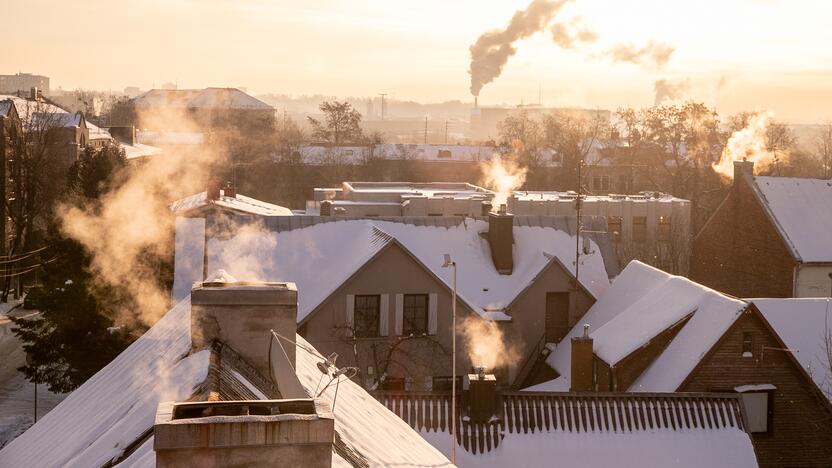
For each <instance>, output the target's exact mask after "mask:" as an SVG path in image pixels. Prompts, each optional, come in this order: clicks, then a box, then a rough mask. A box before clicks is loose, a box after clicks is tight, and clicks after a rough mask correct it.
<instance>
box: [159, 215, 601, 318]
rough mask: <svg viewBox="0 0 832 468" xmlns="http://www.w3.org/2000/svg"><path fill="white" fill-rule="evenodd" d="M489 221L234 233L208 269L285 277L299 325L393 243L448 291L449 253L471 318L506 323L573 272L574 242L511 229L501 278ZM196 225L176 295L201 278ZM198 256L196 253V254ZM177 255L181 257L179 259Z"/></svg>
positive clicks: (179, 262) (584, 280)
mask: <svg viewBox="0 0 832 468" xmlns="http://www.w3.org/2000/svg"><path fill="white" fill-rule="evenodd" d="M487 230H488V223H487V221H483V220H476V219H471V218H467V219H465V220H464V221H456V222H455V223H448V224H445V225H417V224H414V223H411V222H407V221H406V220H402V221H393V220H372V219H353V220H332V221H329V222H319V223H315V224H312V225H309V226H305V227H304V226H301V227H299V228H296V229H289V230H283V231H279V230H269V228H268V227H267V228H265V229H256V228H251V227H249V228H240V229H238V230H237V231H236V232H235V233H234V235H232V236H223V237H222V238H212V239H210V240H209V242H208V246H207V250H208V267H209V268H208V271H214V270H217V269H224V270H226V271H228V272H230V273H231V274H232V275H234V276H235V277H237V278H241V279H247V278H252V277H256V278H257V279H260V280H263V281H273V280H277V279H279V278H288V277H291V278H292V281H294V282H295V283H296V284H297V286H298V320H304V319H305V318H306V316H307V315H308V314H309V313H310V312H312V311H313V310H314V309H315V308H316V307H317V306H318V305H320V304H321V303H322V302H323V301H324V300H325V299H326V298H327V297H329V295H330V294H332V293H333V292H334V291H335V290H336V289H338V288H339V287H340V286H341V285H342V284H343V283H344V282H345V281H346V280H347V279H349V278H350V277H351V276H352V275H353V274H354V273H355V272H357V271H358V270H359V269H360V268H361V267H362V266H363V265H364V264H366V263H367V262H368V261H369V260H370V259H371V258H373V256H374V255H376V254H377V253H378V252H380V251H381V250H382V249H383V248H385V247H386V246H388V244H390V243H391V242H397V243H398V244H399V245H400V246H402V247H403V248H404V249H406V250H407V251H408V252H410V253H411V254H412V255H413V256H414V257H415V258H416V259H417V260H418V261H420V262H421V263H422V264H424V265H425V267H426V268H427V269H428V270H429V271H430V272H431V273H432V274H433V275H435V276H436V277H437V278H438V279H439V280H440V281H441V282H443V283H444V284H445V285H446V286H448V287H449V288H450V287H451V283H452V279H451V270H450V269H449V268H442V264H443V254H445V253H449V254H450V255H451V257H452V258H453V259H454V261H456V263H457V268H458V275H457V289H458V294H459V297H460V300H462V301H464V302H465V303H466V304H467V305H469V306H470V307H471V308H472V309H473V310H474V311H475V312H477V313H479V314H481V315H482V316H484V317H486V318H490V319H495V320H506V319H508V318H509V317H508V316H507V315H506V314H505V312H504V310H503V309H505V308H506V306H508V305H509V304H511V302H512V301H513V300H514V299H515V298H516V297H517V296H518V295H519V294H520V293H521V292H523V290H524V289H525V288H526V287H527V286H528V285H529V284H531V283H532V282H533V281H534V280H535V278H536V277H537V275H538V274H539V273H540V272H541V271H542V270H543V269H544V268H546V267H547V266H549V264H550V263H552V262H560V264H561V265H563V267H564V268H565V269H566V270H567V272H568V273H570V274H574V265H573V261H574V256H575V251H574V249H575V238H574V237H573V236H572V235H570V234H569V233H567V232H564V231H562V230H559V229H556V228H553V227H539V226H515V227H514V249H513V250H514V252H513V254H514V270H513V272H512V274H510V275H501V274H499V273H498V272H497V270H496V269H495V268H494V264H493V261H492V259H491V253H490V248H489V245H488V241H487V240H485V239H483V237H482V236H481V235H480V234H481V233H483V232H486V231H487ZM203 232H204V222H202V220H192V221H189V220H181V221H180V222H178V224H177V254H176V260H175V261H176V266H175V278H174V290H173V294H174V297H182V296H183V295H184V294H187V291H188V290H189V289H190V286H191V284H192V283H193V282H194V281H198V280H200V276H201V275H202V253H201V249H188V246H189V245H201V242H202V239H203V236H204V234H203ZM590 242H591V248H592V252H594V253H592V254H590V255H585V256H583V257H582V261H581V275H580V280H581V284H582V285H583V286H584V287H585V288H586V290H587V291H588V292H589V293H590V294H592V295H593V296H595V297H600V296H601V294H602V293H603V292H604V291H605V290H606V288H607V287H608V286H609V279H608V276H607V271H606V267H605V264H604V260H603V258H602V255H601V253H600V249H599V248H598V246H597V245H596V244H595V243H594V241H590ZM197 250H199V251H197ZM180 253H181V254H180Z"/></svg>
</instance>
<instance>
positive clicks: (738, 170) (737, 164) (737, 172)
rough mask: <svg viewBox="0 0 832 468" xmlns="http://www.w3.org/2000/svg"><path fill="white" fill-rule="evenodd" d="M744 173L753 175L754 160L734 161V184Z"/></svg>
mask: <svg viewBox="0 0 832 468" xmlns="http://www.w3.org/2000/svg"><path fill="white" fill-rule="evenodd" d="M745 175H748V176H749V177H753V176H754V161H746V160H745V159H744V158H743V160H742V161H734V184H736V183H737V181H738V180H739V179H740V178H741V177H743V176H745Z"/></svg>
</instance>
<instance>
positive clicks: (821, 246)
mask: <svg viewBox="0 0 832 468" xmlns="http://www.w3.org/2000/svg"><path fill="white" fill-rule="evenodd" d="M754 182H755V186H756V187H757V189H758V190H759V194H760V195H761V202H762V205H763V206H764V207H765V208H766V209H767V210H768V212H769V213H770V214H771V215H772V217H773V218H774V221H775V223H774V224H775V226H776V227H777V229H778V230H779V231H780V234H781V235H782V236H783V240H784V241H785V242H786V244H787V245H789V247H790V248H791V250H792V251H793V252H794V253H795V254H796V256H797V259H798V260H799V261H802V262H832V234H830V233H832V209H830V207H832V180H826V179H803V178H798V177H762V176H758V177H754Z"/></svg>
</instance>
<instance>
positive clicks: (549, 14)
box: [468, 0, 570, 96]
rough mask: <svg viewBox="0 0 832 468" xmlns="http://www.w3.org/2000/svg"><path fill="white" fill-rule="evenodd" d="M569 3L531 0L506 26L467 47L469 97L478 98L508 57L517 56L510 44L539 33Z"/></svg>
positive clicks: (497, 74)
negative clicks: (469, 64) (468, 50)
mask: <svg viewBox="0 0 832 468" xmlns="http://www.w3.org/2000/svg"><path fill="white" fill-rule="evenodd" d="M569 1H570V0H532V2H531V3H530V4H529V6H528V7H526V9H525V10H520V11H517V12H516V13H514V16H513V17H512V18H511V21H510V22H509V24H508V26H506V28H505V29H502V30H499V29H498V30H494V31H489V32H487V33H485V34H483V35H481V36H480V37H479V38H477V40H476V42H474V44H473V45H472V46H471V48H470V51H471V66H470V69H469V70H468V72H469V73H470V74H471V94H472V95H474V96H479V95H480V90H482V87H483V86H485V85H487V84H488V83H491V82H492V81H494V80H495V79H496V78H497V77H499V76H500V74H501V73H502V71H503V66H505V64H506V63H507V62H508V59H509V57H511V56H512V55H514V54H515V53H516V52H517V49H515V48H514V43H515V42H517V41H518V40H520V39H524V38H527V37H529V36H531V35H533V34H534V33H536V32H539V31H542V30H543V28H545V27H546V26H547V25H548V24H549V22H550V21H551V20H552V18H554V16H555V15H556V14H557V12H558V11H560V9H561V8H562V7H563V6H564V5H565V4H566V3H568V2H569Z"/></svg>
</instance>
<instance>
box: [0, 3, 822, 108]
mask: <svg viewBox="0 0 832 468" xmlns="http://www.w3.org/2000/svg"><path fill="white" fill-rule="evenodd" d="M528 3H529V0H511V1H501V2H478V1H474V0H460V1H456V2H441V1H439V0H425V1H423V2H420V3H419V4H411V3H408V4H402V5H395V6H391V4H390V2H382V1H381V0H357V1H355V2H349V3H346V2H336V1H334V0H306V1H302V0H281V1H266V0H238V1H230V0H167V1H163V0H140V1H135V2H131V4H130V5H129V6H125V7H119V8H116V7H114V6H113V4H112V3H110V2H104V1H103V0H88V1H85V2H83V4H71V3H67V2H59V1H52V0H26V1H24V0H6V1H5V2H4V3H3V4H2V6H0V14H1V15H2V16H3V17H4V18H10V21H7V22H6V23H5V26H4V28H5V30H6V33H7V34H6V35H5V37H6V39H5V43H4V46H3V49H4V58H3V60H2V62H0V73H2V74H6V73H8V74H11V73H17V72H19V71H23V72H29V73H35V74H41V75H46V76H49V77H50V78H51V81H52V88H53V89H57V88H59V87H61V88H63V89H65V90H71V89H76V88H84V89H98V90H108V89H110V90H115V91H121V90H123V89H124V88H126V87H131V86H137V87H140V88H142V89H149V88H151V87H152V86H153V85H154V84H155V86H156V87H160V86H161V85H162V84H164V83H167V82H177V83H178V85H179V87H180V88H203V87H207V86H228V87H243V88H246V90H247V91H248V92H249V93H251V94H255V95H256V94H266V93H275V94H289V95H311V94H322V95H333V96H339V97H347V96H354V97H360V96H375V95H377V94H378V93H382V92H384V93H389V97H390V98H394V99H403V100H414V101H420V102H442V101H447V100H461V101H465V102H469V101H473V97H472V96H471V94H470V93H469V91H468V88H469V75H468V69H469V61H470V55H469V47H470V45H471V44H473V43H474V42H475V41H476V39H477V38H478V37H479V36H480V35H481V34H482V33H484V32H486V31H489V30H492V29H496V28H503V27H505V26H506V24H508V22H509V20H510V18H511V16H512V15H513V14H514V12H515V11H517V10H522V9H525V8H526V7H527V6H528ZM33 14H36V15H37V16H36V17H35V16H32V15H33ZM577 17H580V21H581V24H583V25H586V26H587V27H589V28H591V29H592V30H593V31H595V32H596V33H597V35H598V40H597V41H596V42H594V43H592V44H587V45H586V46H584V45H581V44H579V45H577V46H575V47H574V48H571V49H564V48H562V47H559V46H557V45H556V44H555V43H554V42H553V40H552V37H551V34H550V33H549V32H548V31H543V32H540V33H537V34H534V35H532V36H531V37H529V38H527V39H523V40H520V41H518V42H517V43H516V44H515V46H516V48H517V53H516V55H514V56H513V57H511V58H510V59H509V61H508V63H507V65H506V66H505V68H504V70H503V73H502V75H501V76H499V77H498V78H497V79H496V80H495V81H494V82H492V83H490V84H488V85H486V86H485V88H484V89H483V91H482V93H481V94H480V97H479V103H480V105H495V104H519V103H520V102H521V101H522V102H526V103H529V102H537V100H538V93H540V96H541V101H542V103H543V104H545V105H549V106H559V107H568V106H579V107H587V108H596V107H597V108H606V109H615V108H616V107H619V106H628V105H629V106H633V107H643V106H648V105H652V104H653V103H654V100H655V92H654V86H655V83H656V82H657V81H658V80H665V83H669V84H671V85H676V86H677V87H678V89H679V91H678V92H677V98H679V99H688V98H690V99H695V100H698V101H704V102H705V103H706V104H708V105H709V106H713V107H715V108H716V109H717V111H719V112H720V114H722V115H726V114H731V113H734V112H738V111H741V110H754V109H763V108H765V109H771V110H773V111H774V113H775V115H776V116H777V117H778V118H781V119H784V120H788V121H792V122H797V123H801V122H821V121H827V120H832V49H830V48H829V47H828V44H830V43H832V28H829V27H828V24H827V23H828V18H830V17H832V4H830V3H829V2H815V1H809V0H796V1H790V2H785V1H778V0H735V1H727V2H726V1H721V2H718V1H716V0H704V1H702V2H698V3H696V4H692V3H690V2H681V1H678V0H668V1H660V0H647V1H643V2H639V3H638V5H637V6H636V5H633V4H630V3H627V2H615V1H601V2H589V1H580V0H576V1H574V2H569V3H567V4H566V5H565V6H564V8H563V10H562V11H561V12H560V13H559V14H558V16H556V20H557V21H564V22H570V21H574V19H575V18H577ZM68 25H71V27H68ZM651 40H652V41H658V42H661V43H664V44H667V45H669V46H671V47H673V48H674V52H673V53H672V55H671V57H670V60H669V61H668V63H667V64H666V65H665V66H664V67H662V68H661V69H658V68H657V67H655V66H652V67H645V66H639V65H635V64H632V63H623V62H615V61H613V60H611V59H610V58H609V57H608V56H607V54H606V52H607V51H609V50H611V49H612V48H614V47H616V46H617V45H620V44H629V45H633V46H634V47H641V46H643V45H644V44H647V43H648V42H649V41H651Z"/></svg>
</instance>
